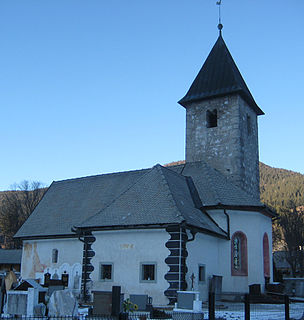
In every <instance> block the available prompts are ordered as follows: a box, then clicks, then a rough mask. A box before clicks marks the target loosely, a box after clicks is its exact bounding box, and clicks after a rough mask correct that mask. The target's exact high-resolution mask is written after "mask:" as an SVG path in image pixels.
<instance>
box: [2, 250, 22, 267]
mask: <svg viewBox="0 0 304 320" xmlns="http://www.w3.org/2000/svg"><path fill="white" fill-rule="evenodd" d="M21 256H22V250H17V249H16V250H4V249H0V264H21Z"/></svg>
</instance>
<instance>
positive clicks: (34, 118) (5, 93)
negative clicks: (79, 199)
mask: <svg viewBox="0 0 304 320" xmlns="http://www.w3.org/2000/svg"><path fill="white" fill-rule="evenodd" d="M215 3H216V1H213V0H187V1H186V0H153V1H149V0H128V1H127V0H111V1H102V0H82V1H80V0H43V1H41V0H26V1H24V0H19V1H17V0H1V2H0V37H1V42H0V56H1V59H0V70H1V72H0V107H1V118H0V119H1V125H0V134H1V158H0V168H1V177H0V190H7V189H9V188H10V186H11V185H13V184H14V183H19V182H20V181H22V180H25V179H27V180H38V181H41V182H43V183H44V184H46V185H49V184H50V183H51V182H52V181H53V180H62V179H67V178H73V177H80V176H86V175H94V174H100V173H107V172H114V171H125V170H131V169H139V168H146V167H150V166H153V165H155V164H156V163H161V164H164V163H168V162H171V161H176V160H181V159H184V143H185V134H184V132H185V110H184V108H182V107H181V106H179V105H178V104H177V101H178V100H179V99H180V98H182V97H183V95H184V94H185V93H186V91H187V90H188V88H189V86H190V85H191V83H192V81H193V80H194V78H195V76H196V74H197V73H198V71H199V69H200V67H201V66H202V64H203V62H204V60H205V58H206V57H207V55H208V53H209V51H210V50H211V48H212V46H213V44H214V42H215V41H216V39H217V36H218V30H217V23H218V6H216V4H215ZM303 11H304V2H303V0H290V1H283V0H277V1H274V0H272V1H271V0H270V1H265V0H230V1H228V0H222V22H223V24H224V29H223V37H224V39H225V42H226V44H227V46H228V48H229V50H230V52H231V54H232V56H233V58H234V60H235V62H236V64H237V65H238V67H239V69H240V71H241V73H242V75H243V77H244V79H245V81H246V83H247V84H248V87H249V89H250V90H251V93H252V94H253V96H254V98H255V100H256V102H257V103H258V105H259V106H260V107H261V109H262V110H264V112H265V114H266V115H265V116H262V117H260V118H259V119H260V120H259V143H260V160H261V161H263V162H264V163H266V164H268V165H271V166H275V167H281V168H286V169H290V170H295V171H298V172H301V173H304V161H303V158H304V150H303V132H302V127H303V118H304V111H303V109H304V108H303V101H302V100H303V98H302V95H303V79H302V77H303V74H304V61H303V51H304V41H303V35H302V29H303Z"/></svg>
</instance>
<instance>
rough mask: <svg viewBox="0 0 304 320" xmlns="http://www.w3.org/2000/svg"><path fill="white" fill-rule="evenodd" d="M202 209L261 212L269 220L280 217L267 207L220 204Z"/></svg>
mask: <svg viewBox="0 0 304 320" xmlns="http://www.w3.org/2000/svg"><path fill="white" fill-rule="evenodd" d="M202 209H203V210H217V209H227V210H240V211H251V212H252V211H255V212H260V213H262V214H263V215H265V216H267V217H269V218H276V217H277V216H278V215H277V213H275V212H273V211H272V210H271V209H269V208H268V207H267V206H231V205H225V204H221V203H219V204H217V205H213V206H203V207H202Z"/></svg>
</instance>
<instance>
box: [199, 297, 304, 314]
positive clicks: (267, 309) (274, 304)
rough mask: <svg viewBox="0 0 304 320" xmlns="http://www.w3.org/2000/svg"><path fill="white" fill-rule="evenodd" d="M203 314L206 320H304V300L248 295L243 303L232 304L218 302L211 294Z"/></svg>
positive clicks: (243, 299)
mask: <svg viewBox="0 0 304 320" xmlns="http://www.w3.org/2000/svg"><path fill="white" fill-rule="evenodd" d="M203 312H204V319H210V320H232V319H233V320H291V319H295V320H298V319H301V320H304V300H303V301H301V300H295V299H290V298H289V297H288V296H283V295H281V296H277V297H267V296H265V297H263V296H260V297H256V296H250V295H249V294H246V295H244V296H243V298H242V301H241V302H237V303H232V302H221V301H216V300H215V295H214V294H212V293H211V294H209V301H208V305H204V307H203Z"/></svg>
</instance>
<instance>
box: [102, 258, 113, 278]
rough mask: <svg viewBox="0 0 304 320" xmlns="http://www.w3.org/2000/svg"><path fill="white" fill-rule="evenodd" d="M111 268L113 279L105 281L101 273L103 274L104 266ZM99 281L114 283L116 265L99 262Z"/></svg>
mask: <svg viewBox="0 0 304 320" xmlns="http://www.w3.org/2000/svg"><path fill="white" fill-rule="evenodd" d="M104 265H106V266H111V279H103V278H102V277H101V275H102V274H101V272H102V268H103V266H104ZM99 281H102V282H113V281H114V263H113V262H99Z"/></svg>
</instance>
